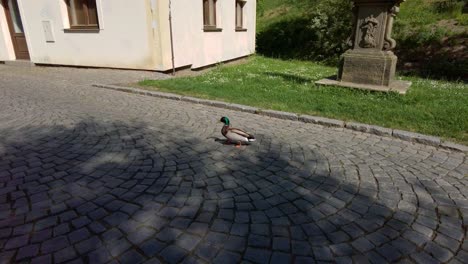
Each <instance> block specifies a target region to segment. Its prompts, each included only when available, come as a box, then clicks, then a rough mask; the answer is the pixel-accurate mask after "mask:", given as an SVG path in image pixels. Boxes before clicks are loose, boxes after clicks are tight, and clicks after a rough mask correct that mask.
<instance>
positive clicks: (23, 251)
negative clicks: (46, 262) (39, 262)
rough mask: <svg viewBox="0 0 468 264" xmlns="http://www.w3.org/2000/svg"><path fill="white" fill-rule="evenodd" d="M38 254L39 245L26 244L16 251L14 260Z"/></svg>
mask: <svg viewBox="0 0 468 264" xmlns="http://www.w3.org/2000/svg"><path fill="white" fill-rule="evenodd" d="M38 254H39V245H38V244H34V245H28V246H25V247H22V248H20V249H19V250H18V253H17V255H16V260H23V259H26V258H31V257H35V256H37V255H38Z"/></svg>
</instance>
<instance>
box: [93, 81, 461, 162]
mask: <svg viewBox="0 0 468 264" xmlns="http://www.w3.org/2000/svg"><path fill="white" fill-rule="evenodd" d="M93 86H94V87H98V88H104V89H110V90H115V91H121V92H126V93H133V94H139V95H146V96H152V97H159V98H164V99H170V100H178V101H185V102H190V103H194V104H202V105H208V106H214V107H219V108H225V109H230V110H235V111H240V112H246V113H251V114H258V115H264V116H269V117H274V118H279V119H285V120H293V121H300V122H303V123H313V124H318V125H322V126H327V127H335V128H346V129H349V130H354V131H359V132H364V133H369V134H374V135H378V136H387V137H394V138H398V139H401V140H404V141H408V142H414V143H420V144H423V145H429V146H433V147H438V148H443V149H450V150H455V151H460V152H465V153H467V152H468V146H465V145H461V144H456V143H453V142H449V141H443V140H442V139H441V138H439V137H434V136H429V135H423V134H418V133H414V132H409V131H403V130H398V129H391V128H385V127H379V126H374V125H368V124H361V123H355V122H345V121H342V120H337V119H330V118H325V117H318V116H309V115H298V114H294V113H289V112H282V111H275V110H265V109H259V108H255V107H250V106H246V105H239V104H231V103H226V102H221V101H214V100H206V99H199V98H195V97H190V96H182V95H177V94H173V93H166V92H158V91H148V90H144V89H139V88H131V87H123V86H117V85H108V84H94V85H93Z"/></svg>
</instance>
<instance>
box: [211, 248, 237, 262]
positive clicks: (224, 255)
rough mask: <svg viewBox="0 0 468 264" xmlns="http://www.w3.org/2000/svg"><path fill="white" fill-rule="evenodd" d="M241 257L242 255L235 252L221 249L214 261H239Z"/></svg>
mask: <svg viewBox="0 0 468 264" xmlns="http://www.w3.org/2000/svg"><path fill="white" fill-rule="evenodd" d="M240 259H241V255H240V254H237V253H233V252H229V251H226V250H221V251H220V252H219V253H218V255H217V256H216V258H215V259H214V260H213V263H220V264H224V263H232V264H234V263H239V261H240Z"/></svg>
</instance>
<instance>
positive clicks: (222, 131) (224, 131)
mask: <svg viewBox="0 0 468 264" xmlns="http://www.w3.org/2000/svg"><path fill="white" fill-rule="evenodd" d="M228 130H229V126H223V128H221V134H223V136H226V134H227V132H228Z"/></svg>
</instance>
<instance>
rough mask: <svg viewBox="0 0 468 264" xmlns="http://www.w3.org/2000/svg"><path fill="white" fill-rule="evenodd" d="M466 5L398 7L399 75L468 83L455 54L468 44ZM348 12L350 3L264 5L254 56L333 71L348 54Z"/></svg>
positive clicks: (459, 1) (279, 1) (424, 1)
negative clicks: (309, 63)
mask: <svg viewBox="0 0 468 264" xmlns="http://www.w3.org/2000/svg"><path fill="white" fill-rule="evenodd" d="M467 2H468V1H466V0H407V1H406V2H404V3H403V4H401V12H400V14H399V15H398V16H397V18H396V20H395V26H394V34H393V37H394V38H395V39H396V41H397V48H396V50H395V52H396V53H397V55H398V56H399V60H398V62H399V65H398V69H399V70H403V72H405V73H408V74H419V75H422V76H426V77H427V76H431V77H432V78H435V77H436V78H442V79H444V78H445V79H455V80H456V79H463V80H468V76H467V75H468V74H467V72H468V71H467V66H466V65H468V60H467V56H466V54H463V50H462V49H460V48H459V47H461V46H466V45H467V44H468V43H467V42H466V39H467V35H468V27H467V25H468V14H467V13H466V12H463V6H464V5H465V8H467V7H466V6H467V5H468V4H467ZM350 9H351V1H349V0H265V2H264V10H265V11H264V13H263V14H259V17H258V19H257V21H258V26H257V29H258V32H257V51H258V53H260V54H262V55H265V56H269V57H275V58H285V59H290V58H292V59H301V60H314V61H323V62H326V63H327V64H329V65H335V66H336V62H337V60H338V58H339V56H340V55H341V54H342V53H343V52H344V51H345V50H346V49H347V48H348V47H347V45H346V44H345V42H346V40H347V38H348V37H349V35H350V32H351V19H352V18H351V11H350ZM463 39H464V40H465V41H464V42H461V43H460V42H457V41H456V40H463ZM464 52H465V53H466V51H464ZM405 65H412V66H411V67H409V68H408V67H406V66H405Z"/></svg>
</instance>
